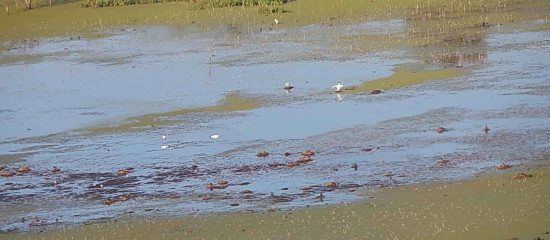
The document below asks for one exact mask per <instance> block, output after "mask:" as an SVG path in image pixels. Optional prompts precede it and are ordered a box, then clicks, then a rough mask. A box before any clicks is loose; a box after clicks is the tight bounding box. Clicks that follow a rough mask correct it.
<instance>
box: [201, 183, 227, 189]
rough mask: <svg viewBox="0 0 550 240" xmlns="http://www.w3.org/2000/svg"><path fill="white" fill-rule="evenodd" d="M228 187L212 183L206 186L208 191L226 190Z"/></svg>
mask: <svg viewBox="0 0 550 240" xmlns="http://www.w3.org/2000/svg"><path fill="white" fill-rule="evenodd" d="M226 187H227V186H217V185H214V184H212V183H209V184H208V185H206V188H208V189H225V188H226Z"/></svg>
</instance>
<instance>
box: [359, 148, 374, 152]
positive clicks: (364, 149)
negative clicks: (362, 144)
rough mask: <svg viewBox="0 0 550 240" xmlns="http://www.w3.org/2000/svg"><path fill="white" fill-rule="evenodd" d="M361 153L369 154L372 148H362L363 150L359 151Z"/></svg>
mask: <svg viewBox="0 0 550 240" xmlns="http://www.w3.org/2000/svg"><path fill="white" fill-rule="evenodd" d="M361 151H365V152H370V151H372V148H363V149H361Z"/></svg>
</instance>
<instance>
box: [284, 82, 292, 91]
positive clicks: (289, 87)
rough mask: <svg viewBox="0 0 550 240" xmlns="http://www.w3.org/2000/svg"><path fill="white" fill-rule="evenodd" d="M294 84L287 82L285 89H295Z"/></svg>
mask: <svg viewBox="0 0 550 240" xmlns="http://www.w3.org/2000/svg"><path fill="white" fill-rule="evenodd" d="M293 88H294V87H293V86H290V83H285V86H284V87H283V89H284V90H290V89H293Z"/></svg>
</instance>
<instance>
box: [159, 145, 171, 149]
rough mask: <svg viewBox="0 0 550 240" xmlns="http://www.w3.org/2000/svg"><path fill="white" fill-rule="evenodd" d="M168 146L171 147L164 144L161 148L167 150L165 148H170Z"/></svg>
mask: <svg viewBox="0 0 550 240" xmlns="http://www.w3.org/2000/svg"><path fill="white" fill-rule="evenodd" d="M168 148H170V145H162V146H160V149H162V150H165V149H168Z"/></svg>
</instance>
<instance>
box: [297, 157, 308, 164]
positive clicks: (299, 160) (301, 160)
mask: <svg viewBox="0 0 550 240" xmlns="http://www.w3.org/2000/svg"><path fill="white" fill-rule="evenodd" d="M309 161H311V158H309V157H303V158H300V159H298V161H297V162H298V163H306V162H309Z"/></svg>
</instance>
